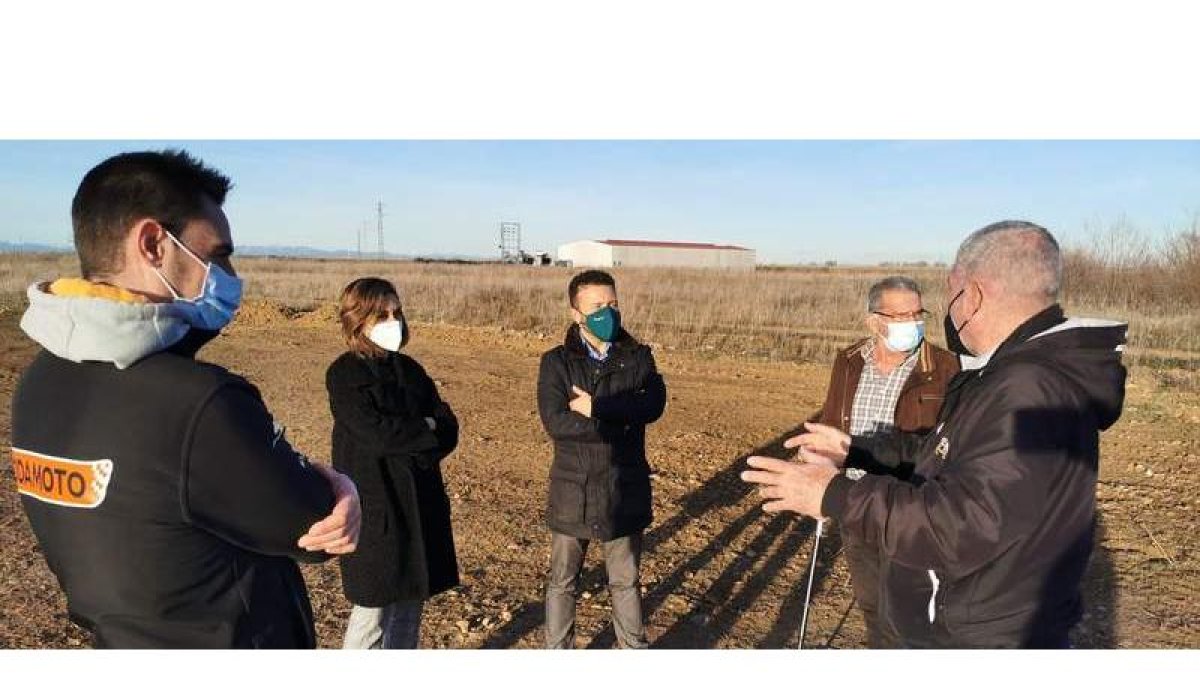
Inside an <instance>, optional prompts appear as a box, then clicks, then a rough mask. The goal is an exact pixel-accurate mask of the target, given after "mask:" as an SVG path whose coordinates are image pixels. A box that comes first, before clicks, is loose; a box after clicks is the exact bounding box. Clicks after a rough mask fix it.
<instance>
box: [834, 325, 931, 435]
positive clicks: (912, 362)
mask: <svg viewBox="0 0 1200 675" xmlns="http://www.w3.org/2000/svg"><path fill="white" fill-rule="evenodd" d="M919 352H920V350H919V349H918V350H915V351H913V353H912V354H910V355H909V356H908V358H907V359H905V360H904V363H901V364H900V365H899V366H897V367H896V368H895V369H893V370H892V372H891V373H888V374H887V375H884V374H882V373H880V372H879V371H878V370H877V369H876V368H875V341H874V340H869V341H868V342H867V343H866V344H865V345H863V348H862V357H863V361H864V363H863V369H862V376H861V377H860V378H859V380H858V389H857V390H856V391H855V392H854V405H853V407H852V408H851V409H850V435H851V436H861V435H865V434H882V433H887V432H889V431H892V430H893V429H894V428H895V421H896V402H897V401H899V400H900V390H901V389H903V388H904V383H905V382H906V381H907V380H908V376H909V375H910V374H912V371H913V368H915V367H916V366H917V354H918V353H919Z"/></svg>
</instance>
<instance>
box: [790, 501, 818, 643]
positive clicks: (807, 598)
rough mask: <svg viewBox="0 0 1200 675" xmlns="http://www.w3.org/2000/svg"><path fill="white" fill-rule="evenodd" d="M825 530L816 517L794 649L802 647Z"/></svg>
mask: <svg viewBox="0 0 1200 675" xmlns="http://www.w3.org/2000/svg"><path fill="white" fill-rule="evenodd" d="M824 530H825V520H824V519H822V518H818V519H817V530H816V533H815V534H814V535H813V549H812V562H811V563H810V564H809V566H808V589H807V590H806V591H804V613H803V614H802V615H801V616H800V644H798V645H797V646H796V649H804V634H805V633H806V632H807V629H808V605H809V603H810V602H812V588H813V579H814V578H816V576H817V551H818V550H819V549H820V547H821V534H822V532H824Z"/></svg>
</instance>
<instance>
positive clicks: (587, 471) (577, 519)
mask: <svg viewBox="0 0 1200 675" xmlns="http://www.w3.org/2000/svg"><path fill="white" fill-rule="evenodd" d="M567 296H568V298H569V300H570V303H571V317H572V318H573V319H574V324H572V325H571V327H570V328H569V329H568V330H567V336H566V340H565V341H564V343H563V344H561V345H559V346H557V347H555V348H554V349H551V350H550V351H548V352H546V353H545V354H543V355H542V363H541V368H540V370H539V372H538V392H537V397H538V412H539V413H540V414H541V418H542V425H543V426H544V427H545V428H546V433H547V434H548V435H549V436H550V438H551V439H552V440H553V441H554V463H553V464H552V465H551V467H550V504H549V508H547V510H546V520H547V522H548V524H549V526H550V530H551V532H552V535H551V536H552V541H551V547H550V574H549V579H548V580H547V583H546V646H547V648H550V649H569V648H571V647H573V646H574V642H575V592H576V588H577V585H578V582H579V572H580V570H581V568H582V565H583V558H584V555H586V553H587V548H588V543H589V542H590V541H596V542H598V544H599V545H600V547H601V548H603V549H604V563H605V570H606V571H607V572H608V588H609V592H610V593H611V594H612V607H613V630H614V632H615V633H616V636H617V642H618V644H620V646H621V647H623V648H627V649H640V648H644V647H646V645H647V643H646V635H645V628H644V624H643V621H642V605H641V589H640V583H639V581H638V565H639V564H640V560H641V552H642V531H643V530H645V529H646V528H647V527H649V526H650V522H651V499H650V465H649V464H648V463H647V462H646V425H648V424H650V423H652V422H654V421H655V420H657V419H658V418H659V417H661V416H662V414H663V409H664V408H665V407H666V404H667V388H666V385H665V384H664V383H663V379H662V376H661V375H659V374H658V369H657V367H656V366H655V364H654V356H653V355H652V354H651V353H650V347H648V346H646V345H643V344H640V343H639V342H638V341H637V340H635V339H634V338H633V336H631V335H630V334H629V333H627V332H626V331H625V330H624V329H623V328H621V314H620V312H619V311H618V309H617V288H616V282H615V281H614V280H613V278H612V277H611V276H610V275H609V274H608V273H607V272H601V271H598V270H589V271H586V272H582V273H580V274H578V275H576V276H575V277H574V278H573V279H572V280H571V282H570V284H569V285H568V287H567Z"/></svg>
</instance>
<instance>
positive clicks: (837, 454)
mask: <svg viewBox="0 0 1200 675" xmlns="http://www.w3.org/2000/svg"><path fill="white" fill-rule="evenodd" d="M1061 284H1062V256H1061V253H1060V251H1059V247H1058V243H1057V242H1056V241H1055V240H1054V237H1053V236H1052V235H1051V234H1050V233H1049V232H1048V231H1046V230H1045V229H1043V228H1041V227H1038V226H1037V225H1034V224H1032V223H1027V222H1023V221H1003V222H999V223H994V224H992V225H989V226H987V227H984V228H982V229H980V230H978V231H977V232H975V233H973V234H972V235H970V236H969V237H967V239H966V240H965V241H964V242H963V244H962V246H961V247H960V248H959V250H958V256H957V258H956V260H955V264H954V267H953V268H952V270H951V272H950V275H949V278H948V279H947V285H948V288H947V291H948V296H947V297H949V298H950V303H949V307H948V309H947V312H946V333H947V339H948V342H949V344H950V345H951V346H952V347H954V346H959V349H956V351H965V352H969V355H967V356H964V358H963V370H962V372H961V373H959V375H957V376H955V378H954V379H953V380H951V382H950V384H949V387H948V389H947V392H946V401H945V403H944V404H943V406H942V410H941V413H940V414H939V417H938V422H937V425H936V426H935V427H934V430H933V431H932V432H931V433H929V434H928V435H926V436H912V435H898V436H894V437H891V438H886V437H885V438H883V439H866V438H862V437H858V436H856V437H854V438H853V439H851V438H850V437H849V436H847V435H846V434H844V433H842V432H841V431H839V430H837V429H834V428H832V427H827V426H821V425H809V426H808V433H806V434H802V435H800V436H797V437H796V438H794V439H791V440H789V441H788V442H787V443H786V444H785V445H787V446H788V447H799V448H800V459H801V460H802V461H803V462H804V463H794V462H785V461H781V460H774V459H770V458H765V457H751V458H750V460H749V464H750V466H752V467H754V468H756V469H761V470H759V471H747V472H745V473H744V474H743V477H744V478H745V479H746V480H748V481H751V482H755V483H760V484H762V485H764V487H763V488H761V490H760V493H761V494H762V496H763V497H765V498H766V499H768V500H770V501H768V503H767V504H766V505H765V506H764V507H763V508H764V509H765V510H767V511H780V510H789V511H796V512H799V513H803V514H805V515H810V516H813V517H821V516H827V517H831V518H835V519H837V520H838V521H839V522H840V526H841V527H842V528H843V529H845V530H846V531H849V532H851V533H853V534H854V535H855V536H857V537H860V538H862V539H864V540H865V541H868V542H874V543H876V544H877V545H878V546H879V548H880V550H881V553H882V556H883V559H882V562H881V568H880V586H881V591H880V598H879V612H880V617H881V619H882V620H884V621H887V622H888V623H889V624H890V628H891V629H892V630H893V631H894V632H895V633H896V634H897V635H898V636H899V638H900V641H901V642H902V644H903V645H904V646H907V647H932V648H965V647H975V648H1001V647H1024V648H1054V647H1066V646H1069V632H1070V629H1071V627H1072V626H1074V625H1075V623H1076V622H1078V620H1079V618H1080V616H1081V614H1082V598H1081V592H1080V584H1081V582H1082V578H1083V573H1084V570H1085V569H1086V567H1087V561H1088V556H1089V555H1090V554H1091V551H1092V545H1093V537H1094V534H1093V532H1094V522H1095V507H1096V493H1095V490H1096V477H1097V471H1098V468H1099V450H1100V432H1101V431H1103V430H1105V429H1107V428H1109V427H1110V426H1112V425H1113V424H1114V423H1115V422H1116V421H1117V418H1118V417H1120V414H1121V406H1122V403H1123V401H1124V395H1125V374H1126V373H1125V368H1124V366H1122V365H1121V353H1120V352H1121V349H1122V347H1123V345H1124V343H1125V333H1126V329H1127V326H1126V325H1125V324H1122V323H1117V322H1114V321H1105V320H1099V319H1067V318H1066V317H1065V316H1064V315H1063V311H1062V309H1061V308H1060V307H1059V306H1058V304H1057V296H1058V292H1059V288H1060V287H1061ZM838 466H847V467H858V468H863V469H867V470H869V471H875V472H877V473H875V475H867V476H864V477H863V478H862V479H861V480H860V481H858V482H854V481H851V480H848V479H847V478H846V477H845V476H843V475H840V474H839V473H838V471H837V468H836V467H838ZM900 467H903V469H902V470H901V471H899V473H898V474H894V473H893V472H892V471H890V470H892V469H897V468H900ZM900 475H903V476H906V478H907V479H906V480H902V479H901V478H899V477H898V476H900Z"/></svg>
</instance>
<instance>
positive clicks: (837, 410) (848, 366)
mask: <svg viewBox="0 0 1200 675" xmlns="http://www.w3.org/2000/svg"><path fill="white" fill-rule="evenodd" d="M873 339H874V338H866V339H863V340H859V341H858V342H855V343H854V344H852V345H850V346H849V347H847V348H845V349H843V350H842V351H840V352H838V355H837V359H836V360H835V361H834V362H833V373H832V374H831V375H830V378H829V390H828V391H827V392H826V394H825V405H824V406H823V407H822V408H821V410H819V411H817V412H816V414H814V415H813V416H812V417H811V418H810V419H809V421H810V422H820V423H821V424H827V425H829V426H831V427H837V428H839V429H841V430H842V431H844V432H846V433H849V432H850V411H851V409H852V408H853V406H854V393H855V392H856V391H857V390H858V381H859V378H860V377H861V376H862V370H863V367H864V366H865V365H866V362H865V361H864V360H863V357H862V348H863V345H865V344H866V343H867V340H873ZM918 349H919V350H920V354H919V355H918V356H917V366H916V367H915V368H913V371H912V374H910V375H909V376H908V380H907V381H905V383H904V388H903V389H901V391H900V398H899V400H897V401H896V416H895V424H896V428H897V429H898V430H900V431H908V432H925V431H928V430H930V429H932V428H933V426H934V424H936V423H937V416H938V410H940V409H941V407H942V400H943V399H944V398H945V394H946V385H947V383H949V382H950V378H952V377H954V375H955V374H956V373H957V372H958V369H959V366H958V357H957V356H955V355H954V354H952V353H951V352H949V351H947V350H945V349H942V348H941V347H938V346H935V345H931V344H929V342H928V341H927V340H923V341H922V342H921V346H920V347H919V348H918Z"/></svg>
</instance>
